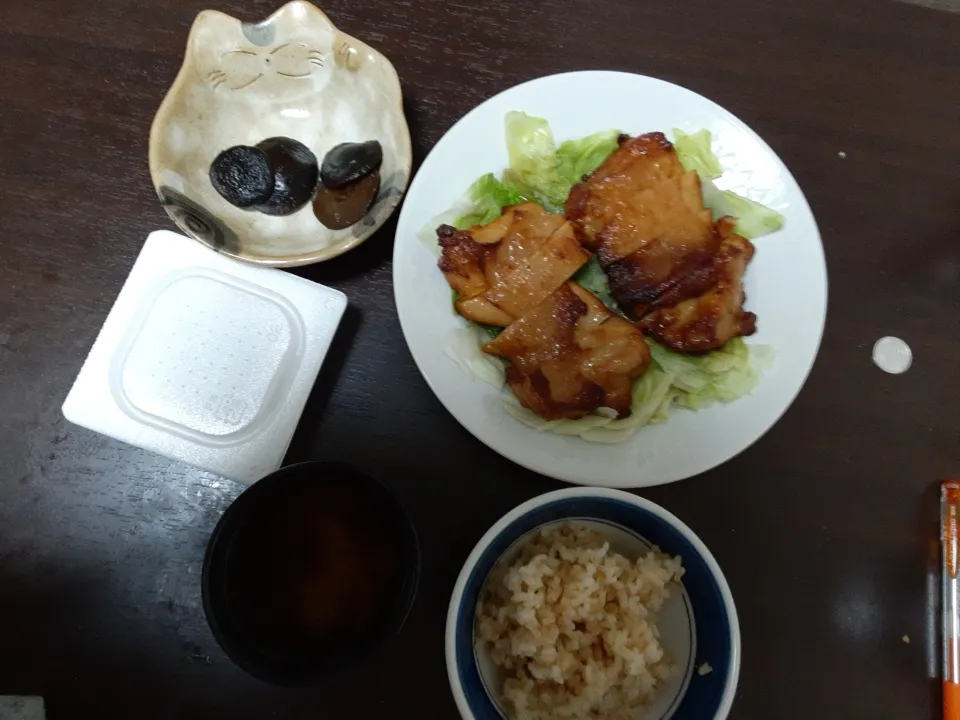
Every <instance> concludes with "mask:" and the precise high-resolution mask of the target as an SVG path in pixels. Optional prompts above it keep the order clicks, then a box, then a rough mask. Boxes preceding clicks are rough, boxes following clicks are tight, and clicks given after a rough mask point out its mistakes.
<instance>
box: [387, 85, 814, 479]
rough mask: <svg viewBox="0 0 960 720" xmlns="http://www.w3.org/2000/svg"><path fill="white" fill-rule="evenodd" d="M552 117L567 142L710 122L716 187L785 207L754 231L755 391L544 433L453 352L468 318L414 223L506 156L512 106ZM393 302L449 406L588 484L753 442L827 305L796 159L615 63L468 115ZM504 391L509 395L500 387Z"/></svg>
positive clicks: (694, 466) (535, 462)
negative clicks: (612, 439) (698, 406)
mask: <svg viewBox="0 0 960 720" xmlns="http://www.w3.org/2000/svg"><path fill="white" fill-rule="evenodd" d="M510 110H522V111H523V112H526V113H528V114H530V115H536V116H540V117H543V118H546V119H547V120H548V121H549V123H550V127H551V129H552V130H553V134H554V138H555V140H556V141H557V143H558V144H559V143H560V142H562V141H563V140H566V139H569V138H576V137H581V136H583V135H588V134H590V133H593V132H597V131H599V130H607V129H611V128H617V129H619V130H621V131H623V132H626V133H629V134H631V135H636V134H640V133H644V132H650V131H653V130H661V131H663V132H665V133H667V135H668V136H671V133H672V130H673V128H679V129H680V130H684V131H686V132H692V131H695V130H699V129H700V128H707V129H708V130H709V131H710V132H711V133H712V134H713V148H714V151H715V152H716V154H717V156H718V157H719V159H720V162H721V164H722V165H723V168H724V173H723V176H722V177H721V178H720V179H718V180H716V181H715V182H716V184H717V185H718V186H719V187H720V188H721V189H724V190H734V191H735V192H738V193H740V194H741V195H746V196H747V197H749V198H751V199H753V200H757V201H759V202H762V203H764V204H766V205H768V206H770V207H773V208H775V209H776V210H778V211H779V212H781V213H782V214H783V216H784V217H785V219H786V222H785V223H784V227H783V228H782V229H781V230H779V231H777V232H776V233H773V234H771V235H767V236H764V237H760V238H757V239H756V240H755V241H754V242H755V245H756V248H757V251H756V254H755V255H754V258H753V260H752V261H751V263H750V265H749V266H748V270H747V273H746V276H745V279H744V283H745V289H746V294H747V302H746V307H747V309H748V310H752V311H753V312H755V313H756V314H757V318H758V320H757V326H758V328H759V329H758V331H757V333H756V334H755V335H753V336H752V337H750V338H748V340H747V342H748V343H755V344H764V345H770V346H772V347H773V348H774V351H775V353H776V355H775V359H774V361H773V365H772V366H771V367H770V368H769V369H768V370H767V371H766V372H765V373H764V374H763V376H762V377H761V379H760V382H759V384H758V385H757V387H756V389H755V390H754V392H753V393H752V394H751V395H749V396H746V397H743V398H740V399H738V400H736V401H734V402H731V403H727V404H723V405H716V406H713V407H710V408H706V409H703V410H698V411H696V412H693V411H688V410H681V409H679V408H674V409H673V410H672V411H671V413H670V417H669V419H668V420H667V422H665V423H663V424H659V425H650V426H647V427H643V428H640V429H639V430H638V431H637V433H636V435H634V436H633V437H632V438H630V439H629V440H627V441H626V442H623V443H620V444H615V445H611V444H598V443H591V442H587V441H586V440H582V439H580V438H578V437H567V436H561V435H555V434H553V433H545V432H539V431H537V430H534V429H533V428H530V427H527V426H526V425H523V424H522V423H520V422H519V421H517V420H515V419H514V418H513V417H511V416H510V415H509V414H508V413H507V411H506V410H505V409H504V408H503V403H502V398H501V395H500V393H499V392H498V391H497V389H496V388H494V387H492V386H491V385H488V384H487V383H485V382H483V381H481V380H479V379H476V378H474V377H472V376H470V375H468V374H467V373H466V372H464V371H463V370H462V369H461V368H460V366H459V365H457V364H456V363H455V362H454V361H453V360H451V359H450V358H449V357H447V356H446V355H445V354H444V350H445V348H446V346H447V343H448V342H449V339H450V336H451V333H453V332H454V331H455V330H456V329H457V328H459V327H462V326H463V325H464V324H465V323H466V320H464V319H463V318H461V317H458V316H456V315H455V314H454V313H453V311H452V309H451V306H450V288H449V286H448V285H447V283H446V280H445V279H444V277H443V275H442V274H441V272H440V271H439V270H438V269H437V266H436V258H435V256H433V255H431V253H430V251H429V250H428V249H427V248H425V247H424V246H423V245H422V244H421V242H420V241H419V240H418V238H417V233H418V232H419V231H420V230H421V228H423V226H424V225H425V224H426V223H427V222H428V221H429V220H430V219H431V218H433V217H434V216H436V215H437V214H439V213H441V212H443V211H445V210H447V209H448V208H450V207H451V206H452V205H454V203H455V202H456V201H457V200H458V199H459V198H460V197H461V196H462V195H463V193H464V191H465V190H466V189H467V187H469V185H470V183H471V182H473V181H474V180H475V179H476V178H478V177H479V176H480V175H482V174H484V173H487V172H493V173H497V174H499V173H500V171H501V170H502V169H503V168H504V167H505V166H506V164H507V148H506V143H505V141H504V131H503V126H504V116H505V115H506V113H507V112H509V111H510ZM393 284H394V293H395V296H396V301H397V311H398V313H399V316H400V324H401V326H402V327H403V333H404V336H405V337H406V339H407V344H408V345H409V346H410V351H411V353H413V358H414V360H415V361H416V363H417V366H418V367H419V368H420V372H422V373H423V376H424V378H426V380H427V383H428V384H429V385H430V387H431V388H432V389H433V391H434V392H435V393H436V395H437V397H438V398H439V399H440V401H441V402H442V403H443V404H444V405H445V406H446V407H447V409H448V410H449V411H450V413H451V414H452V415H453V416H454V417H455V418H456V419H457V420H458V421H459V422H460V423H461V424H462V425H463V426H464V427H465V428H467V430H469V431H470V432H471V433H473V434H474V435H475V436H476V437H477V438H479V439H480V440H482V441H483V442H484V443H486V444H487V445H489V446H490V447H491V448H493V449H494V450H496V451H497V452H498V453H500V454H501V455H503V456H505V457H507V458H510V459H511V460H513V461H514V462H516V463H519V464H520V465H523V466H525V467H527V468H530V469H531V470H535V471H536V472H539V473H542V474H544V475H549V476H551V477H554V478H557V479H559V480H566V481H568V482H572V483H578V484H582V485H601V486H607V487H643V486H649V485H659V484H662V483H668V482H672V481H674V480H681V479H683V478H687V477H690V476H692V475H696V474H698V473H701V472H704V471H706V470H709V469H711V468H713V467H716V466H717V465H720V464H721V463H723V462H726V461H727V460H729V459H730V458H731V457H733V456H734V455H736V454H738V453H740V452H742V451H743V450H745V449H746V448H747V447H749V446H750V445H751V444H753V443H754V442H756V440H757V439H759V438H760V436H761V435H763V433H765V432H766V431H767V430H768V429H769V428H770V427H771V426H772V425H773V424H774V423H775V422H776V421H777V419H778V418H779V417H780V416H781V415H782V414H783V412H784V411H785V410H786V409H787V407H789V405H790V403H791V402H792V401H793V399H794V398H795V397H796V395H797V393H798V392H799V391H800V388H801V387H802V386H803V383H804V380H805V379H806V377H807V374H808V373H809V372H810V368H811V367H812V365H813V361H814V358H815V357H816V354H817V349H818V348H819V346H820V337H821V335H822V334H823V324H824V319H825V317H826V308H827V272H826V264H825V262H824V257H823V246H822V244H821V242H820V233H819V232H818V230H817V224H816V222H815V221H814V218H813V214H812V213H811V212H810V207H809V206H808V205H807V201H806V199H805V198H804V196H803V193H802V192H801V191H800V188H799V187H798V186H797V183H796V181H795V180H794V179H793V177H792V176H791V175H790V172H789V171H788V170H787V168H786V166H785V165H784V164H783V162H781V160H780V158H778V157H777V156H776V154H775V153H774V152H773V150H771V149H770V147H769V146H767V144H766V143H765V142H764V141H763V140H761V139H760V137H759V136H758V135H757V134H756V133H754V132H753V131H752V130H751V129H750V128H748V127H747V126H746V125H745V124H744V123H743V122H741V121H740V120H738V119H737V118H736V117H734V116H733V115H731V114H730V113H729V112H727V111H726V110H724V109H723V108H722V107H720V106H719V105H717V104H715V103H713V102H711V101H710V100H707V99H706V98H704V97H701V96H700V95H697V94H696V93H693V92H691V91H690V90H686V89H684V88H682V87H679V86H677V85H673V84H671V83H668V82H664V81H663V80H656V79H654V78H649V77H644V76H642V75H631V74H628V73H618V72H575V73H568V74H564V75H552V76H549V77H545V78H540V79H538V80H533V81H530V82H527V83H524V84H523V85H518V86H516V87H514V88H511V89H509V90H507V91H505V92H503V93H501V94H499V95H497V96H496V97H493V98H491V99H489V100H487V101H486V102H484V103H483V104H482V105H480V106H479V107H476V108H474V109H473V110H472V111H471V112H469V113H467V115H466V116H464V118H463V119H461V120H460V121H459V122H458V123H457V124H456V125H454V126H453V127H452V128H451V129H450V130H449V131H448V132H447V134H446V135H444V136H443V138H442V139H441V140H440V142H438V143H437V145H436V147H434V148H433V150H432V152H431V153H430V154H429V156H428V157H427V159H426V160H425V161H424V163H423V166H422V167H421V168H420V171H419V172H418V174H417V176H416V177H415V178H414V180H413V183H412V184H411V185H410V189H409V191H408V192H407V199H406V202H405V203H404V206H403V210H402V211H401V213H400V220H399V226H398V228H397V238H396V244H395V246H394V254H393ZM503 392H509V390H504V391H503Z"/></svg>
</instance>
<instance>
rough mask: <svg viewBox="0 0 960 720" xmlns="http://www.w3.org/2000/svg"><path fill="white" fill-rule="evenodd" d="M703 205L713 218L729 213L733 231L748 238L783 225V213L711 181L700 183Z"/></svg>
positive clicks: (769, 231)
mask: <svg viewBox="0 0 960 720" xmlns="http://www.w3.org/2000/svg"><path fill="white" fill-rule="evenodd" d="M701 185H702V188H703V204H704V207H708V208H710V211H711V212H712V213H713V216H714V217H715V218H718V217H722V216H724V215H730V216H731V217H734V218H736V220H737V224H736V225H734V227H733V231H734V232H735V233H737V234H738V235H743V236H744V237H745V238H747V239H748V240H749V239H751V238H755V237H760V236H761V235H767V234H769V233H772V232H774V231H775V230H779V229H780V228H782V227H783V215H781V214H780V213H778V212H777V211H776V210H774V209H773V208H768V207H767V206H766V205H762V204H761V203H758V202H757V201H756V200H751V199H750V198H745V197H743V195H737V193H735V192H733V191H732V190H719V189H717V187H716V185H714V184H713V183H712V182H704V183H701Z"/></svg>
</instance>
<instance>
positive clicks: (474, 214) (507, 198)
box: [453, 173, 525, 230]
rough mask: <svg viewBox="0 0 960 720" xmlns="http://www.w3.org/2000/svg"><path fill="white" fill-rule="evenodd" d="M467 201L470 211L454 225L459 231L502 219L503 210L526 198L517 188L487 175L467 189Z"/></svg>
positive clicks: (490, 174) (491, 174)
mask: <svg viewBox="0 0 960 720" xmlns="http://www.w3.org/2000/svg"><path fill="white" fill-rule="evenodd" d="M466 199H467V206H468V208H469V209H468V210H466V212H464V214H463V215H461V216H460V217H458V218H457V219H456V220H455V221H454V223H453V226H454V227H455V228H457V229H458V230H463V229H465V228H468V227H472V226H474V225H486V224H487V223H488V222H492V221H494V220H496V219H497V218H498V217H500V212H501V210H502V209H503V208H505V207H507V206H508V205H516V204H517V203H519V202H523V201H524V199H525V198H524V197H523V196H522V195H521V194H520V191H519V190H517V188H515V187H513V186H512V185H510V184H509V183H505V182H501V181H500V180H497V178H496V177H495V176H494V174H493V173H487V174H486V175H481V176H480V177H479V178H477V180H475V181H474V183H473V185H471V186H470V187H469V188H468V189H467V198H466Z"/></svg>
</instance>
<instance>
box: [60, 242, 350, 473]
mask: <svg viewBox="0 0 960 720" xmlns="http://www.w3.org/2000/svg"><path fill="white" fill-rule="evenodd" d="M346 306H347V299H346V296H345V295H344V294H343V293H341V292H339V291H337V290H333V289H331V288H327V287H324V286H322V285H318V284H316V283H313V282H310V281H309V280H305V279H303V278H299V277H297V276H295V275H291V274H289V273H285V272H282V271H280V270H275V269H271V268H265V267H256V266H252V265H245V264H243V263H240V262H237V261H236V260H231V259H229V258H226V257H224V256H222V255H218V254H217V253H216V252H214V251H212V250H210V249H208V248H205V247H203V246H202V245H200V244H199V243H197V242H196V241H195V240H191V239H190V238H187V237H184V236H182V235H178V234H177V233H173V232H169V231H166V230H161V231H157V232H154V233H151V234H150V236H149V237H148V238H147V241H146V243H145V244H144V246H143V250H142V251H141V252H140V256H139V257H138V258H137V261H136V263H135V264H134V266H133V270H131V272H130V276H129V277H128V278H127V281H126V283H125V284H124V286H123V288H122V289H121V291H120V295H119V296H118V297H117V300H116V303H114V306H113V309H112V310H111V311H110V314H109V315H108V316H107V319H106V321H105V322H104V324H103V328H102V329H101V330H100V334H99V336H98V337H97V340H96V342H95V343H94V345H93V348H92V349H91V350H90V354H89V355H88V357H87V360H86V362H85V363H84V365H83V368H82V369H81V370H80V374H79V376H78V377H77V380H76V382H75V383H74V385H73V388H72V389H71V391H70V394H69V395H68V396H67V399H66V401H65V402H64V404H63V414H64V415H65V416H66V418H67V419H68V420H70V421H71V422H73V423H76V424H77V425H81V426H83V427H86V428H89V429H91V430H94V431H96V432H99V433H102V434H104V435H108V436H110V437H113V438H116V439H118V440H123V441H126V442H129V443H131V444H132V445H136V446H138V447H141V448H145V449H147V450H153V451H155V452H158V453H160V454H162V455H166V456H167V457H171V458H174V459H177V460H183V461H184V462H188V463H190V464H192V465H196V466H198V467H201V468H203V469H205V470H209V471H211V472H215V473H218V474H220V475H224V476H226V477H229V478H232V479H235V480H239V481H241V482H246V483H251V482H253V481H255V480H257V479H258V478H260V477H262V476H263V475H265V474H267V473H269V472H272V471H273V470H276V469H277V468H278V467H280V463H281V462H282V460H283V456H284V455H285V454H286V451H287V448H288V447H289V445H290V440H291V439H292V438H293V432H294V430H295V429H296V425H297V422H298V420H299V419H300V414H301V412H302V411H303V406H304V404H305V403H306V400H307V396H308V395H309V393H310V389H311V387H312V386H313V382H314V380H315V378H316V375H317V371H318V370H319V369H320V365H321V364H322V362H323V358H324V357H325V356H326V353H327V350H328V349H329V347H330V342H331V341H332V339H333V335H334V333H335V332H336V329H337V325H338V324H339V323H340V318H341V317H342V316H343V312H344V310H345V309H346Z"/></svg>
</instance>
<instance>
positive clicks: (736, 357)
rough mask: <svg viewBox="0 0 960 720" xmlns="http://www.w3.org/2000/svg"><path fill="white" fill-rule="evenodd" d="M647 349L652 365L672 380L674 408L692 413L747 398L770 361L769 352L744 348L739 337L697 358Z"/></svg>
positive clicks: (659, 348)
mask: <svg viewBox="0 0 960 720" xmlns="http://www.w3.org/2000/svg"><path fill="white" fill-rule="evenodd" d="M649 345H650V354H651V355H653V360H654V362H655V363H656V364H657V365H658V366H659V367H660V368H661V369H662V370H663V371H664V372H666V373H667V374H669V375H670V376H672V378H673V381H672V384H673V387H674V388H675V389H676V390H677V395H676V397H675V398H674V399H673V402H674V404H676V405H678V406H680V407H686V408H690V409H693V410H697V409H699V408H702V407H707V406H708V405H713V404H714V403H717V402H730V401H731V400H736V399H737V398H739V397H743V396H744V395H748V394H750V393H751V392H752V391H753V389H754V388H755V387H756V385H757V381H758V380H759V379H760V375H761V374H762V373H763V371H764V370H766V369H767V367H769V365H770V363H771V361H772V360H773V352H772V349H771V348H769V347H766V346H762V345H747V344H746V343H745V342H744V341H743V338H739V337H738V338H734V339H732V340H730V341H728V342H727V344H726V345H724V346H723V347H722V348H719V349H717V350H711V351H710V352H707V353H703V354H698V355H694V354H689V353H680V352H675V351H673V350H668V349H667V348H665V347H663V346H661V345H657V344H656V343H653V342H651V343H649Z"/></svg>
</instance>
